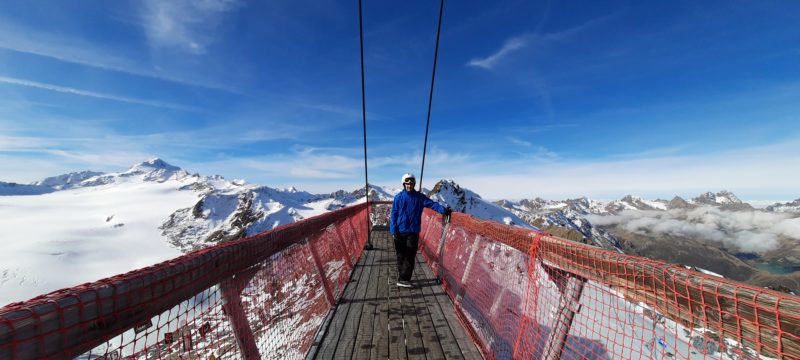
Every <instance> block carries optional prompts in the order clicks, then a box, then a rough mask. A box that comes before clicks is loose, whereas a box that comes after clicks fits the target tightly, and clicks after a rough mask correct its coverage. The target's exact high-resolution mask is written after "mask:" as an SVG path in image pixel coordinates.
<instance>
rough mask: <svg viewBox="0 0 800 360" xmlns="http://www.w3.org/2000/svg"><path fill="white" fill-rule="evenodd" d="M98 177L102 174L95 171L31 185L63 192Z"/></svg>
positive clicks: (75, 173) (71, 174) (70, 174)
mask: <svg viewBox="0 0 800 360" xmlns="http://www.w3.org/2000/svg"><path fill="white" fill-rule="evenodd" d="M98 175H103V173H101V172H97V171H81V172H74V173H69V174H64V175H59V176H52V177H49V178H45V179H44V180H41V181H37V182H34V183H33V184H32V185H37V186H46V187H50V188H53V189H54V190H64V189H70V188H74V187H79V186H81V182H83V181H84V180H86V179H88V178H91V177H95V176H98Z"/></svg>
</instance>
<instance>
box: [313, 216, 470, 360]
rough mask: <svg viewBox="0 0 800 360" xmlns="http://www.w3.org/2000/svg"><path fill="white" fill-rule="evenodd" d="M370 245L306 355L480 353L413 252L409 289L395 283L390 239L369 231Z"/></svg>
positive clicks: (423, 356)
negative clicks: (372, 246)
mask: <svg viewBox="0 0 800 360" xmlns="http://www.w3.org/2000/svg"><path fill="white" fill-rule="evenodd" d="M372 240H373V244H374V245H375V249H373V250H370V251H366V252H365V253H364V256H362V258H361V261H360V262H359V263H358V264H357V265H356V266H355V269H354V270H353V274H352V277H351V279H350V283H349V284H348V285H347V287H346V288H345V290H344V293H343V295H342V298H341V299H340V301H339V305H338V306H337V307H336V309H335V310H334V312H333V314H332V315H331V316H329V317H330V318H329V319H328V320H329V322H328V323H327V329H326V331H325V333H324V334H323V335H322V337H321V339H320V340H319V341H318V342H317V343H316V344H315V345H314V347H313V348H312V350H311V353H309V355H308V358H309V359H482V357H481V354H480V352H479V351H478V349H477V348H476V347H475V344H473V342H472V339H470V337H469V335H468V334H467V332H466V331H465V330H464V328H463V327H462V326H461V324H460V323H459V322H458V320H457V319H456V316H455V310H454V309H453V303H452V302H451V301H450V298H449V297H447V294H445V292H444V290H443V289H442V287H441V285H439V284H438V283H437V281H436V277H435V276H434V275H433V271H431V269H430V268H429V267H428V265H427V264H426V263H425V262H424V261H423V260H422V258H421V257H420V256H419V255H417V265H416V267H415V268H414V276H413V278H412V283H413V284H414V285H415V287H414V288H412V289H406V288H398V287H397V286H396V285H395V283H396V282H397V265H396V255H395V251H394V243H393V242H392V240H391V239H390V236H389V232H388V231H376V230H373V232H372Z"/></svg>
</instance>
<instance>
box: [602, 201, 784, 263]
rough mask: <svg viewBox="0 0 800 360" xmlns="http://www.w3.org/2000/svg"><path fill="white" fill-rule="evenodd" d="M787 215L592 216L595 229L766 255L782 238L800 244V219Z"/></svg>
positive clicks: (706, 211) (709, 211) (702, 211)
mask: <svg viewBox="0 0 800 360" xmlns="http://www.w3.org/2000/svg"><path fill="white" fill-rule="evenodd" d="M792 216H793V215H790V214H784V213H767V212H762V211H726V210H721V209H719V208H716V207H711V206H703V207H699V208H696V209H690V210H686V209H672V210H668V211H625V212H622V213H621V214H618V215H606V216H602V215H590V216H588V217H587V218H588V219H589V221H591V222H592V223H593V224H595V225H600V226H609V225H617V226H620V227H622V228H623V229H625V230H627V231H630V232H633V233H638V234H666V235H671V236H676V237H695V238H701V239H705V240H707V241H714V242H721V243H723V244H725V245H726V246H731V247H734V248H736V249H740V250H742V251H745V252H757V253H763V252H766V251H770V250H774V249H775V248H777V246H778V245H779V239H778V237H779V236H783V237H787V238H790V239H794V240H800V218H792Z"/></svg>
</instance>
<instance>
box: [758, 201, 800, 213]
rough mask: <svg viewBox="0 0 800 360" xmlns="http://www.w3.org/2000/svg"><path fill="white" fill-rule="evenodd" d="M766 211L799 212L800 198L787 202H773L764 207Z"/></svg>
mask: <svg viewBox="0 0 800 360" xmlns="http://www.w3.org/2000/svg"><path fill="white" fill-rule="evenodd" d="M766 210H767V211H771V212H794V213H800V199H796V200H794V201H791V202H787V203H775V204H772V205H770V206H767V207H766Z"/></svg>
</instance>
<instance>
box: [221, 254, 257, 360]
mask: <svg viewBox="0 0 800 360" xmlns="http://www.w3.org/2000/svg"><path fill="white" fill-rule="evenodd" d="M257 271H258V268H257V267H255V268H253V269H250V270H248V271H247V272H243V273H239V274H238V276H236V275H234V276H231V277H230V278H228V279H227V280H225V281H223V282H221V283H220V284H219V285H220V288H221V289H222V301H223V308H224V309H225V314H226V315H227V316H228V321H230V323H231V327H232V328H233V334H234V337H236V343H237V344H238V345H239V351H241V354H242V357H243V358H244V359H247V360H253V359H256V360H258V359H261V354H259V351H258V346H256V339H255V337H254V336H253V330H252V329H250V323H249V322H248V321H247V314H245V312H244V308H243V306H242V296H241V291H242V289H244V287H245V286H246V285H247V283H249V282H250V280H251V279H252V278H253V276H255V274H256V272H257Z"/></svg>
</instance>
